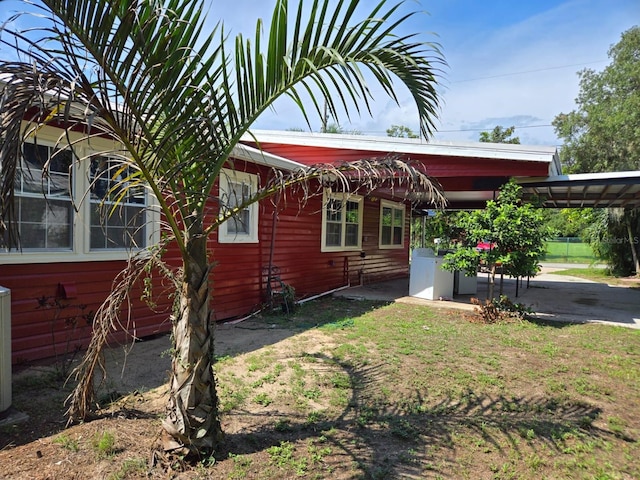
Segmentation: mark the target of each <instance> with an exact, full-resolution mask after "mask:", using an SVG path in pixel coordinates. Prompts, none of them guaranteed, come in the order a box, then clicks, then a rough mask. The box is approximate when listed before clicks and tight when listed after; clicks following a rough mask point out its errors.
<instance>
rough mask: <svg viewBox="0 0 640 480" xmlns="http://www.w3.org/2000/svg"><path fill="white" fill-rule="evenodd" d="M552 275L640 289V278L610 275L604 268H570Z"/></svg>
mask: <svg viewBox="0 0 640 480" xmlns="http://www.w3.org/2000/svg"><path fill="white" fill-rule="evenodd" d="M551 273H553V274H555V275H570V276H572V277H578V278H586V279H587V280H592V281H594V282H599V283H606V284H609V285H618V286H626V287H633V288H640V277H635V278H633V277H631V278H619V277H615V276H613V275H610V274H608V273H607V270H606V269H604V268H568V269H565V270H557V271H555V272H551Z"/></svg>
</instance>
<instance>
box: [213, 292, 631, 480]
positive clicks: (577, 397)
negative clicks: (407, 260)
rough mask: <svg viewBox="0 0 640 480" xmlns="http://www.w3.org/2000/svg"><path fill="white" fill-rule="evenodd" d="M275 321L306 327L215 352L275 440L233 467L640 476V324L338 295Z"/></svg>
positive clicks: (333, 472)
mask: <svg viewBox="0 0 640 480" xmlns="http://www.w3.org/2000/svg"><path fill="white" fill-rule="evenodd" d="M345 312H350V314H349V313H347V314H346V315H345ZM363 312H364V313H363ZM270 321H274V322H277V324H278V325H281V327H282V328H285V327H286V328H290V329H292V331H293V332H295V331H296V329H300V331H299V333H295V334H293V335H292V336H291V337H290V338H288V339H286V340H284V341H283V342H280V343H279V344H276V345H273V346H269V347H265V348H263V349H260V350H258V351H254V352H251V353H249V354H244V355H239V356H235V357H228V358H226V359H224V361H222V362H221V363H219V365H218V372H219V377H220V382H221V385H222V394H221V399H222V402H223V405H225V411H226V414H227V415H230V418H233V419H234V421H237V417H238V416H242V415H243V414H244V412H247V411H254V412H255V411H256V408H258V410H259V411H260V412H262V413H261V414H260V416H261V417H267V418H270V420H269V422H268V423H270V425H267V426H262V427H260V428H258V429H256V430H255V432H257V433H254V435H253V436H252V439H253V441H254V442H256V443H257V444H260V445H262V444H263V443H264V444H272V445H275V446H273V447H270V448H269V449H268V450H267V454H268V460H267V461H265V460H264V459H260V457H259V456H258V454H257V453H246V452H245V453H244V454H243V462H244V463H243V465H245V467H241V466H240V465H238V464H237V463H234V470H233V472H234V473H233V476H232V477H231V476H230V477H227V478H254V477H252V476H251V475H250V472H251V471H254V470H255V468H256V466H257V465H260V467H259V468H260V471H261V472H262V474H261V476H260V477H259V478H274V479H275V478H285V477H287V478H289V476H291V477H293V476H299V477H304V478H329V477H331V478H474V479H475V478H496V479H501V478H526V479H538V478H572V479H574V478H584V479H587V478H589V479H591V478H611V479H615V478H640V443H639V441H638V440H639V439H640V411H639V410H638V409H635V408H630V406H631V405H635V403H636V402H637V399H638V398H640V332H638V331H634V330H629V329H622V328H614V327H608V326H602V325H569V324H562V325H560V324H539V323H532V322H529V321H516V322H510V323H502V324H494V325H485V324H481V323H477V322H471V321H469V319H468V318H466V317H465V316H464V315H463V314H461V313H458V312H448V311H446V310H434V309H430V308H427V307H421V306H411V305H403V304H392V305H386V306H380V305H376V304H369V303H366V302H355V301H347V300H337V299H333V300H323V301H317V302H313V303H311V304H308V305H305V307H304V308H303V309H301V310H300V311H299V312H298V313H297V314H296V315H295V316H294V317H288V318H277V319H271V320H270ZM310 325H313V327H312V328H309V326H310ZM258 406H259V407H258ZM254 418H257V417H255V416H254ZM250 423H251V422H250V421H249V424H250ZM252 431H254V430H253V429H252ZM232 438H233V435H232ZM240 438H242V439H244V435H240V436H239V437H238V439H240ZM232 448H233V447H232ZM257 450H260V448H258V449H257ZM237 453H238V452H234V451H232V453H231V455H232V457H233V455H237ZM233 458H234V462H235V461H236V460H237V457H233ZM249 465H252V467H249ZM243 468H244V470H243ZM252 468H253V470H252ZM242 472H244V473H242Z"/></svg>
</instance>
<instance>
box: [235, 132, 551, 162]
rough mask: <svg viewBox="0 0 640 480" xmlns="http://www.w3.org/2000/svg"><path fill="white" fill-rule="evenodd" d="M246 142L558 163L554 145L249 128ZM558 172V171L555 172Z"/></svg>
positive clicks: (244, 138) (245, 137) (243, 139)
mask: <svg viewBox="0 0 640 480" xmlns="http://www.w3.org/2000/svg"><path fill="white" fill-rule="evenodd" d="M242 141H245V142H265V143H281V144H286V145H304V146H313V147H326V148H338V149H340V148H343V149H350V150H368V151H373V152H384V153H401V154H416V155H417V154H420V155H442V156H451V157H472V158H477V157H481V158H495V159H504V160H521V161H529V162H547V163H550V164H554V163H556V162H557V165H556V166H555V168H554V167H552V168H551V169H550V170H551V171H552V173H556V170H557V167H558V166H559V159H557V157H558V155H557V149H556V147H553V146H540V145H519V144H509V143H483V142H443V141H438V142H426V141H424V140H422V139H413V138H398V137H374V136H367V135H343V134H330V133H309V132H288V131H285V132H283V131H275V130H252V131H251V134H245V135H244V136H243V137H242ZM557 173H559V171H558V172H557Z"/></svg>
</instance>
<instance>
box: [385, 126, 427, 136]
mask: <svg viewBox="0 0 640 480" xmlns="http://www.w3.org/2000/svg"><path fill="white" fill-rule="evenodd" d="M387 136H388V137H397V138H420V136H419V135H418V134H417V133H415V132H414V131H413V130H411V129H410V128H409V127H407V126H405V125H391V127H389V128H387Z"/></svg>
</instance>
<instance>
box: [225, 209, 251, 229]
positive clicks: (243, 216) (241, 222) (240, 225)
mask: <svg viewBox="0 0 640 480" xmlns="http://www.w3.org/2000/svg"><path fill="white" fill-rule="evenodd" d="M249 217H250V214H249V210H248V209H245V210H242V211H241V212H238V213H237V214H236V215H235V216H234V217H233V218H231V219H229V220H227V222H226V223H227V233H229V234H238V233H240V234H243V235H249Z"/></svg>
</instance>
